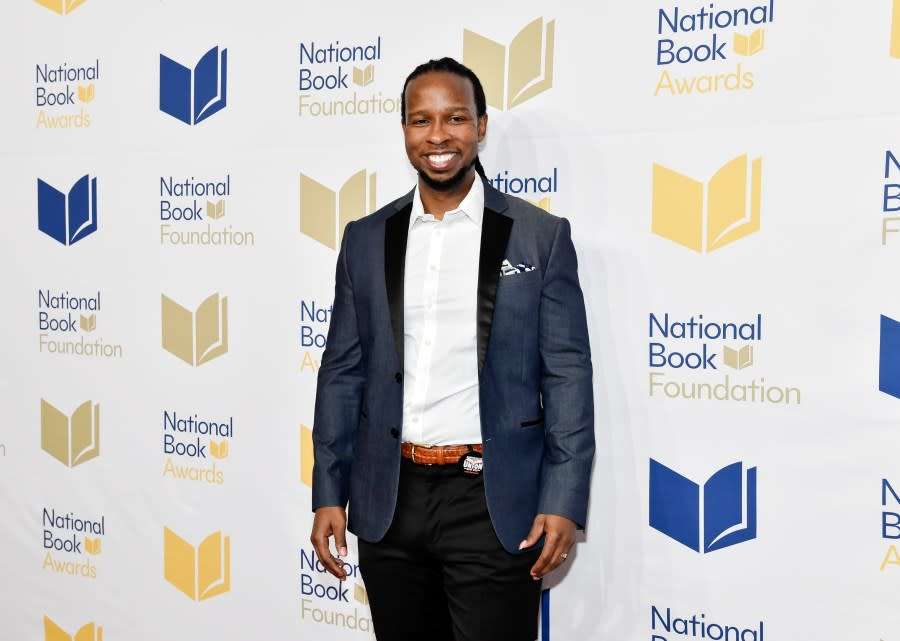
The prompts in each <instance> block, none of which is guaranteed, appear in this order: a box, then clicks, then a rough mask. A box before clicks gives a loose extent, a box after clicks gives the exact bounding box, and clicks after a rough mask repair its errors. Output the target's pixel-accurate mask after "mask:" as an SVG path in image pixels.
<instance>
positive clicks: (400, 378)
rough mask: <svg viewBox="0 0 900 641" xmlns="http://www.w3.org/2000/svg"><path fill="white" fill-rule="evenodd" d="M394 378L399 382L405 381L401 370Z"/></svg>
mask: <svg viewBox="0 0 900 641" xmlns="http://www.w3.org/2000/svg"><path fill="white" fill-rule="evenodd" d="M394 380H395V381H397V382H398V383H402V382H403V376H402V375H401V374H400V372H397V373H396V374H394Z"/></svg>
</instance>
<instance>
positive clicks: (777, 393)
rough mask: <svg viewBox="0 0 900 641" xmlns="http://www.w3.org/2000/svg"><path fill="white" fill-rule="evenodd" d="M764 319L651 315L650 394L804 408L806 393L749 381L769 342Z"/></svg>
mask: <svg viewBox="0 0 900 641" xmlns="http://www.w3.org/2000/svg"><path fill="white" fill-rule="evenodd" d="M763 329H764V316H763V314H762V313H757V314H756V315H755V316H749V317H746V318H736V319H734V318H710V317H705V316H704V315H703V314H696V315H693V316H689V317H682V316H679V315H676V314H670V313H669V312H663V313H654V312H650V314H649V315H648V342H647V350H648V351H647V359H648V361H647V364H648V366H649V368H650V370H649V375H648V381H649V382H648V393H649V395H650V396H651V397H655V398H662V399H680V400H690V401H736V402H741V403H769V404H775V405H799V404H800V389H799V388H797V387H793V386H785V385H776V384H772V383H771V382H766V379H765V377H764V376H756V375H749V376H748V375H747V374H745V373H743V370H747V369H751V368H754V366H755V365H756V358H757V356H758V351H759V350H758V346H759V344H760V343H761V342H762V341H763V338H764V334H763ZM723 372H727V373H723Z"/></svg>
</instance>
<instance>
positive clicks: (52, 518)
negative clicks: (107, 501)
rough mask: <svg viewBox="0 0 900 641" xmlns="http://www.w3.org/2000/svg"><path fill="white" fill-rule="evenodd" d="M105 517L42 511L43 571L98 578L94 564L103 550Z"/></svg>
mask: <svg viewBox="0 0 900 641" xmlns="http://www.w3.org/2000/svg"><path fill="white" fill-rule="evenodd" d="M104 536H106V517H105V516H104V515H102V514H100V515H85V514H81V513H77V512H72V511H68V510H57V509H56V508H55V507H44V508H43V509H42V510H41V543H42V545H41V547H42V549H43V551H44V552H43V561H42V563H41V568H42V569H43V570H46V571H48V572H52V573H54V574H63V575H67V576H73V577H81V578H87V579H96V578H97V566H96V565H95V564H94V561H95V560H96V559H97V557H98V555H100V553H101V552H102V550H103V543H102V542H103V537H104Z"/></svg>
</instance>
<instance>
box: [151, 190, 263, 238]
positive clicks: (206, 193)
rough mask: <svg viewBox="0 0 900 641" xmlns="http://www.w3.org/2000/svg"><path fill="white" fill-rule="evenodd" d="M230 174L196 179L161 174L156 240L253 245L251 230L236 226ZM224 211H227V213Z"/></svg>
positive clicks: (254, 236)
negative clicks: (233, 216) (230, 205)
mask: <svg viewBox="0 0 900 641" xmlns="http://www.w3.org/2000/svg"><path fill="white" fill-rule="evenodd" d="M230 197H231V174H225V175H224V176H214V177H210V178H205V179H202V178H201V179H198V178H195V177H194V176H178V177H176V176H172V175H168V176H160V178H159V220H160V225H159V244H160V245H165V246H169V247H253V246H254V245H255V244H256V235H255V234H254V233H253V232H252V231H248V230H242V229H235V228H234V226H233V225H232V223H231V221H232V212H231V209H230V208H227V204H228V201H229V199H230ZM226 214H228V215H227V216H226Z"/></svg>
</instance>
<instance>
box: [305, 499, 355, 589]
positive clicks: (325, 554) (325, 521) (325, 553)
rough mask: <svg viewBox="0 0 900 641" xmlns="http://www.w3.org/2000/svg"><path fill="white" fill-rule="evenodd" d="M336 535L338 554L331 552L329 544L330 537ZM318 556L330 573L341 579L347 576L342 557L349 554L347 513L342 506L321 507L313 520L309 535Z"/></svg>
mask: <svg viewBox="0 0 900 641" xmlns="http://www.w3.org/2000/svg"><path fill="white" fill-rule="evenodd" d="M332 536H333V537H334V547H335V548H337V556H334V555H332V554H331V548H330V547H329V545H328V539H329V537H332ZM309 540H310V542H311V543H312V544H313V548H314V549H315V550H316V556H318V557H319V561H321V562H322V565H324V566H325V569H326V570H328V572H329V573H331V574H333V575H334V576H336V577H337V578H339V579H340V580H341V581H343V580H344V579H346V578H347V573H346V572H345V571H344V563H343V562H342V561H341V559H340V557H342V556H347V513H346V512H345V511H344V508H342V507H320V508H319V509H318V510H316V517H315V519H314V520H313V526H312V534H311V535H310V537H309Z"/></svg>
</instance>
